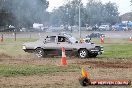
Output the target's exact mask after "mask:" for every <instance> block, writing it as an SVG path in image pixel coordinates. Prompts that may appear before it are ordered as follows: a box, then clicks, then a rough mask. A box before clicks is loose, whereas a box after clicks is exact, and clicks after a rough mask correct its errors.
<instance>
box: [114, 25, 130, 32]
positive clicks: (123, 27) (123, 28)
mask: <svg viewBox="0 0 132 88" xmlns="http://www.w3.org/2000/svg"><path fill="white" fill-rule="evenodd" d="M112 30H113V31H126V30H128V28H127V25H126V24H125V23H117V24H115V25H113V26H112Z"/></svg>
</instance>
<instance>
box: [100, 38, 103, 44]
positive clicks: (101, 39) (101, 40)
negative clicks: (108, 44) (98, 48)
mask: <svg viewBox="0 0 132 88" xmlns="http://www.w3.org/2000/svg"><path fill="white" fill-rule="evenodd" d="M100 42H101V44H104V37H103V36H101V37H100Z"/></svg>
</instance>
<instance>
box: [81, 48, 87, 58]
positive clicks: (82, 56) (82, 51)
mask: <svg viewBox="0 0 132 88" xmlns="http://www.w3.org/2000/svg"><path fill="white" fill-rule="evenodd" d="M87 56H88V51H87V49H81V50H79V57H80V58H87Z"/></svg>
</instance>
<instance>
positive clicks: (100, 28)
mask: <svg viewBox="0 0 132 88" xmlns="http://www.w3.org/2000/svg"><path fill="white" fill-rule="evenodd" d="M99 30H100V31H109V30H110V26H109V25H101V26H99Z"/></svg>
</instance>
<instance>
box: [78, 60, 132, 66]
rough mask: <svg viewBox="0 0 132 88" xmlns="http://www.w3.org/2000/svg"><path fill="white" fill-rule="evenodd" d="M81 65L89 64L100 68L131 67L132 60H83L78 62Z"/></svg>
mask: <svg viewBox="0 0 132 88" xmlns="http://www.w3.org/2000/svg"><path fill="white" fill-rule="evenodd" d="M79 64H81V65H90V66H93V67H98V68H99V67H101V68H132V62H130V61H123V60H120V61H85V62H80V63H79Z"/></svg>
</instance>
